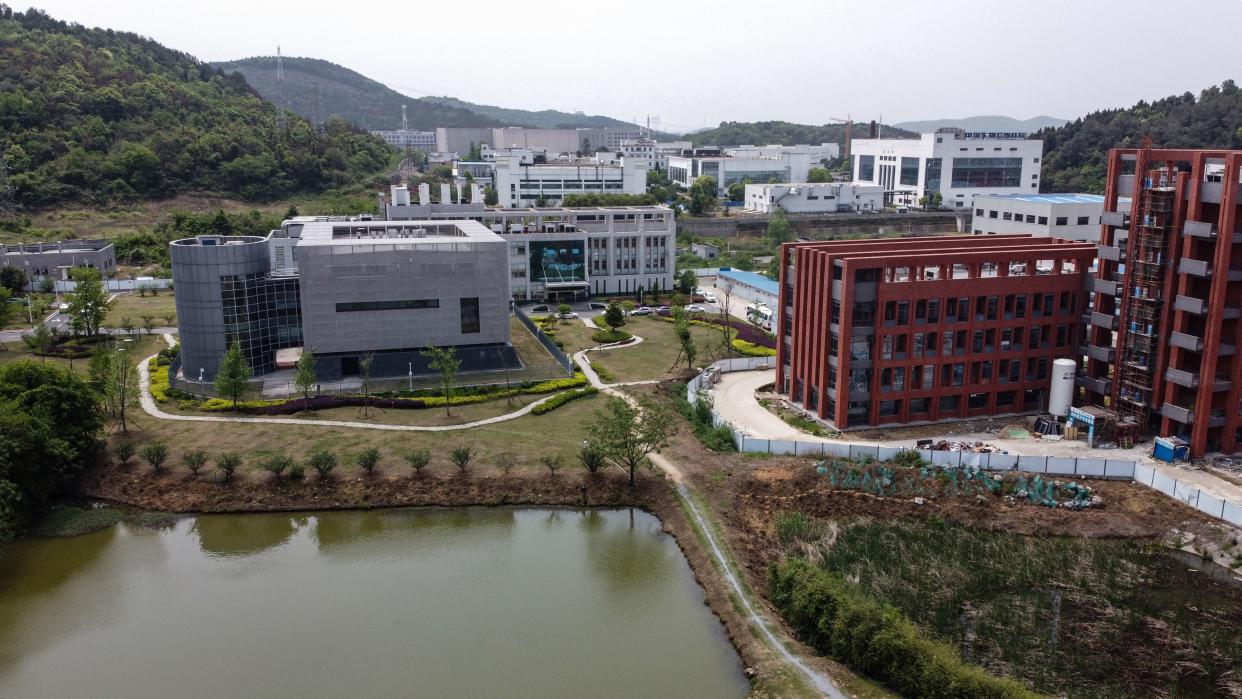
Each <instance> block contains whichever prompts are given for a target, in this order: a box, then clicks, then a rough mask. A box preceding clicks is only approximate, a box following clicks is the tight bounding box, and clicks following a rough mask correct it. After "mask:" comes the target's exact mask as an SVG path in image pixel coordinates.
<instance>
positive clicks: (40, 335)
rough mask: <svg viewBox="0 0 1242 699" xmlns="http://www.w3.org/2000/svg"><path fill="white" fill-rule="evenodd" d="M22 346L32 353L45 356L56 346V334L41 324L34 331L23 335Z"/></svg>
mask: <svg viewBox="0 0 1242 699" xmlns="http://www.w3.org/2000/svg"><path fill="white" fill-rule="evenodd" d="M22 344H24V345H26V348H27V349H29V350H30V351H31V352H33V353H35V354H39V355H44V354H47V352H48V351H49V350H51V349H52V346H53V345H55V344H56V334H55V333H53V332H52V331H51V330H50V329H48V327H47V326H46V325H44V324H43V323H39V324H38V325H36V326H35V327H34V330H31V331H30V332H28V333H25V334H23V335H22Z"/></svg>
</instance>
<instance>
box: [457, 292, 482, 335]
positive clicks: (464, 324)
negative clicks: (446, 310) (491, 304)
mask: <svg viewBox="0 0 1242 699" xmlns="http://www.w3.org/2000/svg"><path fill="white" fill-rule="evenodd" d="M477 332H479V297H477V296H475V297H472V298H464V299H462V300H461V334H463V335H470V334H473V333H477Z"/></svg>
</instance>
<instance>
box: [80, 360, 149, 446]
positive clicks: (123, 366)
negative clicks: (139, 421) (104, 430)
mask: <svg viewBox="0 0 1242 699" xmlns="http://www.w3.org/2000/svg"><path fill="white" fill-rule="evenodd" d="M96 372H98V375H97V376H95V374H96ZM91 374H92V375H93V378H96V379H98V380H99V386H100V396H101V398H102V399H103V408H104V410H105V411H106V412H107V414H108V415H109V416H110V417H111V418H112V419H113V420H114V421H115V423H116V424H117V425H119V426H120V428H121V432H122V433H126V432H129V424H128V423H127V422H126V417H127V415H128V411H129V404H130V402H131V401H132V400H133V399H134V396H136V395H138V369H137V367H135V366H134V363H133V362H132V361H130V357H129V356H128V353H127V352H126V351H125V350H124V349H121V348H118V349H116V350H114V351H111V352H110V351H108V350H106V349H100V350H99V351H98V352H96V354H95V356H94V357H92V358H91Z"/></svg>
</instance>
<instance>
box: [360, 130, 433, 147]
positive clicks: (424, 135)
mask: <svg viewBox="0 0 1242 699" xmlns="http://www.w3.org/2000/svg"><path fill="white" fill-rule="evenodd" d="M371 135H372V136H378V137H380V138H382V139H383V140H384V143H387V144H388V145H390V146H396V147H397V148H412V149H414V150H421V151H424V152H431V151H434V150H435V149H436V132H435V131H414V130H411V129H397V130H396V131H372V132H371Z"/></svg>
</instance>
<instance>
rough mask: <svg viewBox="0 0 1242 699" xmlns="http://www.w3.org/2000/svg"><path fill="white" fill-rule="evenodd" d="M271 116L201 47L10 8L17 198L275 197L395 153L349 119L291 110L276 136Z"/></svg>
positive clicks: (12, 164)
mask: <svg viewBox="0 0 1242 699" xmlns="http://www.w3.org/2000/svg"><path fill="white" fill-rule="evenodd" d="M275 117H276V112H275V109H274V107H273V105H272V104H270V103H268V102H266V101H264V100H263V99H262V98H260V97H259V96H258V95H256V94H255V93H254V91H253V90H251V88H250V86H249V85H247V84H246V83H245V81H244V80H242V79H240V77H236V76H229V75H225V74H224V73H222V72H221V71H220V70H218V69H216V68H213V67H211V66H209V65H207V64H206V63H203V62H201V61H199V60H197V59H195V58H194V57H193V56H190V55H188V54H185V53H181V52H179V51H174V50H172V49H169V48H166V47H164V46H161V45H160V44H158V43H156V42H154V41H151V40H150V39H145V38H143V37H140V36H138V35H136V34H130V33H126V32H115V31H112V30H105V29H99V28H94V29H92V28H87V27H83V26H81V25H77V24H68V23H65V22H60V21H57V20H54V19H52V18H51V17H49V16H48V15H47V14H45V13H43V12H40V11H38V10H29V11H27V12H24V13H23V12H13V11H12V10H11V9H10V8H8V7H7V6H5V5H0V153H2V154H3V155H4V160H5V161H6V164H7V169H8V175H9V176H8V183H7V185H6V183H4V182H2V181H0V192H3V193H6V194H8V193H9V192H11V197H12V200H13V203H14V204H15V205H16V206H17V207H19V208H25V209H31V208H38V207H45V206H49V205H52V204H57V203H67V202H73V203H78V204H96V205H98V204H106V203H110V202H116V201H123V200H129V199H141V198H163V197H168V196H172V195H175V194H177V193H180V192H186V191H212V192H220V193H227V194H236V195H238V196H241V197H243V198H246V199H251V200H255V199H272V198H276V197H283V196H287V195H290V194H294V193H301V192H311V191H317V190H321V189H325V188H328V187H335V186H339V185H343V184H347V183H351V182H357V181H359V180H361V179H363V178H366V177H368V176H370V175H372V174H374V173H376V172H377V171H380V170H382V169H383V168H384V167H385V166H386V165H387V164H388V162H389V160H390V158H391V157H392V155H391V154H392V150H391V149H389V148H388V147H387V146H385V145H384V144H383V143H382V142H380V141H379V140H378V139H376V138H374V137H372V136H370V135H368V134H365V133H362V132H359V131H357V130H356V129H354V128H353V127H351V126H349V125H348V124H346V123H345V122H343V121H340V120H333V121H331V122H329V123H328V124H327V125H326V129H325V132H324V133H323V134H322V135H321V134H316V133H315V131H314V130H313V129H312V128H311V126H310V124H309V123H307V122H306V121H305V120H304V119H301V118H298V117H296V116H292V115H290V117H289V120H288V130H287V132H285V133H279V134H278V133H277V132H276V128H275ZM2 175H3V170H0V176H2ZM3 205H4V202H0V208H3Z"/></svg>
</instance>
